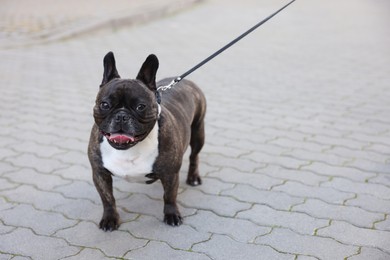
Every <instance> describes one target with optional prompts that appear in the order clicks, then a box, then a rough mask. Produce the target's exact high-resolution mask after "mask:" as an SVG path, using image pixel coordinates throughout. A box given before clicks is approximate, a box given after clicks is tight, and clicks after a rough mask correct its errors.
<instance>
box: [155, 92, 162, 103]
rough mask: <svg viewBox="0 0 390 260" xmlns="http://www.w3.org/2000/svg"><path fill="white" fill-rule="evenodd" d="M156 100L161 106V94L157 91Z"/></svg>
mask: <svg viewBox="0 0 390 260" xmlns="http://www.w3.org/2000/svg"><path fill="white" fill-rule="evenodd" d="M156 99H157V104H159V105H160V104H161V93H160V91H156Z"/></svg>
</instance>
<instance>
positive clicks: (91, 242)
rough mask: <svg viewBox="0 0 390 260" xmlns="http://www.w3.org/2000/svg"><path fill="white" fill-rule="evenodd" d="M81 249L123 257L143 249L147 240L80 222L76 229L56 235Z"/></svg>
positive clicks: (59, 232)
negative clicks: (130, 252)
mask: <svg viewBox="0 0 390 260" xmlns="http://www.w3.org/2000/svg"><path fill="white" fill-rule="evenodd" d="M55 236H56V237H60V238H63V239H65V240H66V241H68V242H69V243H70V244H71V245H76V246H79V247H91V248H99V249H100V250H102V251H103V252H104V254H105V255H107V256H113V257H123V256H124V255H125V254H126V253H127V252H128V251H129V250H133V249H137V248H141V247H143V246H145V245H146V243H147V240H144V239H139V238H135V237H133V236H132V235H130V234H129V233H128V232H123V231H113V232H104V231H102V230H101V229H99V227H98V226H97V225H95V224H92V223H89V222H80V223H79V224H77V225H76V226H74V227H71V228H68V229H63V230H60V231H58V232H57V233H56V234H55Z"/></svg>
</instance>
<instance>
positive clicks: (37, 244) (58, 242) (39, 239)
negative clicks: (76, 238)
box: [0, 228, 80, 259]
mask: <svg viewBox="0 0 390 260" xmlns="http://www.w3.org/2000/svg"><path fill="white" fill-rule="evenodd" d="M49 248H55V249H56V250H48V249H49ZM78 251H80V248H78V247H75V246H71V245H68V243H66V242H65V240H63V239H59V238H55V237H46V236H37V235H35V234H34V233H33V232H32V231H31V230H29V229H25V228H18V229H16V230H14V231H12V232H11V233H8V234H3V235H2V243H0V252H4V253H8V254H13V255H21V256H27V257H31V258H33V259H60V258H64V257H67V256H71V255H74V254H76V253H77V252H78Z"/></svg>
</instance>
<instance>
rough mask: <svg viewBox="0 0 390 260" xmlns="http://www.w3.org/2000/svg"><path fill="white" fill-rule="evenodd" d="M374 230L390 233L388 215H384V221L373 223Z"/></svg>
mask: <svg viewBox="0 0 390 260" xmlns="http://www.w3.org/2000/svg"><path fill="white" fill-rule="evenodd" d="M374 227H375V229H379V230H386V231H390V218H389V215H386V219H385V220H384V221H380V222H377V223H375V225H374Z"/></svg>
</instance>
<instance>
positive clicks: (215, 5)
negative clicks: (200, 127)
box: [0, 0, 390, 260]
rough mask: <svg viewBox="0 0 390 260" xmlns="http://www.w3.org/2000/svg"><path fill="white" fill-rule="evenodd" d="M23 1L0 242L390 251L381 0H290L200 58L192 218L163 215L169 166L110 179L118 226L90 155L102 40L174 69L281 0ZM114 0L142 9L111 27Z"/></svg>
mask: <svg viewBox="0 0 390 260" xmlns="http://www.w3.org/2000/svg"><path fill="white" fill-rule="evenodd" d="M39 1H40V3H46V4H47V3H48V2H51V1H48V0H39ZM26 2H27V1H24V0H23V1H3V2H2V3H1V4H0V6H1V7H0V14H1V17H2V20H1V21H0V32H1V35H0V39H1V41H2V42H1V43H0V56H1V59H2V62H1V63H0V77H1V79H2V86H1V95H0V111H1V112H0V127H1V132H0V259H295V260H297V259H298V260H303V259H348V260H350V259H351V260H355V259H362V260H365V259H370V260H371V259H373V260H379V259H382V260H384V259H390V141H389V140H390V119H389V114H390V103H389V100H390V91H389V82H390V49H389V47H388V46H390V33H389V29H388V25H389V23H390V17H389V16H388V10H389V8H390V3H389V2H388V1H366V0H345V1H336V0H328V1H316V0H314V1H307V0H297V1H296V2H295V3H294V4H292V5H291V6H290V7H289V8H288V9H286V10H284V11H283V12H282V13H280V14H279V15H278V16H276V17H275V18H273V19H272V20H271V21H269V22H268V23H267V24H265V25H264V26H263V27H262V28H261V29H259V30H257V31H255V32H254V33H253V34H251V35H250V36H248V37H247V38H246V39H244V40H243V41H242V42H240V43H238V44H237V45H235V46H234V47H233V48H232V49H229V50H228V51H226V52H225V53H224V54H223V55H221V56H219V57H217V58H216V59H215V60H213V61H211V62H210V63H208V64H207V65H205V66H204V67H202V68H201V69H199V70H198V71H197V72H195V73H194V74H192V75H191V76H190V77H189V78H190V79H192V80H193V81H195V82H197V83H198V85H199V86H200V87H201V88H202V89H203V90H204V92H205V94H206V97H207V100H208V113H207V118H206V123H207V127H206V132H207V133H206V146H205V148H204V150H203V152H202V153H201V163H200V170H201V175H202V176H203V184H202V185H201V186H199V187H189V186H187V185H186V184H185V174H186V169H187V168H188V160H187V158H185V160H184V163H183V167H182V170H181V177H182V178H181V182H180V188H179V195H178V201H179V207H180V210H181V212H182V215H183V217H184V224H183V225H182V226H181V227H178V228H171V227H169V226H166V225H165V224H164V223H163V219H162V215H163V214H162V210H163V200H162V194H163V190H162V187H161V185H160V184H159V183H156V184H153V185H143V184H139V183H128V182H126V181H124V180H120V179H115V182H114V187H115V189H114V190H115V196H116V198H117V205H118V211H119V213H120V216H121V221H122V224H121V226H120V228H119V230H118V231H115V232H112V233H105V232H103V231H101V230H99V229H98V222H99V220H100V217H101V213H102V206H101V202H100V199H99V196H98V194H97V192H96V190H95V188H94V186H93V182H92V176H91V169H90V166H89V162H88V159H87V155H86V149H87V143H88V138H89V131H90V127H91V125H92V123H93V118H92V107H93V104H94V99H95V95H96V92H97V89H98V86H99V83H100V81H101V75H102V72H103V68H102V58H103V56H104V55H105V54H106V53H107V52H108V51H110V50H112V51H114V53H115V55H116V58H117V67H118V70H119V73H120V75H122V76H124V77H134V76H135V75H136V73H137V72H138V69H139V67H140V65H141V63H142V62H143V61H144V59H145V58H146V56H147V55H148V54H149V53H155V54H157V56H158V57H159V59H160V69H159V72H158V78H163V77H165V76H172V75H177V74H180V73H182V72H184V71H185V70H187V69H188V68H190V67H191V66H193V65H194V64H195V63H197V62H199V61H200V60H201V59H202V58H204V57H206V56H207V55H209V54H211V53H212V52H213V51H215V50H216V49H217V48H219V47H221V46H222V45H223V44H225V43H226V42H228V41H229V40H231V39H232V38H233V37H235V36H237V35H238V34H240V33H241V32H242V31H243V30H245V29H247V28H248V27H250V26H251V25H253V24H255V23H256V22H258V21H259V20H260V19H261V18H264V17H266V16H268V15H269V14H270V13H271V12H273V11H274V10H276V9H278V8H279V7H280V6H281V5H283V4H285V3H286V1H271V0H261V1H257V0H243V1H223V0H205V1H193V2H192V3H195V2H196V3H198V4H196V5H191V6H192V7H191V8H189V6H186V7H188V8H184V7H185V6H181V7H180V8H179V9H177V10H181V12H176V13H175V14H174V15H173V14H172V12H171V11H166V10H168V9H169V8H168V9H166V8H167V4H169V3H173V2H175V3H179V2H181V3H183V2H185V1H180V0H170V1H160V0H158V1H157V0H156V1H153V0H148V1H142V2H141V1H117V5H116V6H107V3H108V1H100V2H99V3H98V4H96V5H95V6H93V7H89V8H92V9H88V8H87V7H85V6H88V4H89V5H90V4H91V3H92V2H94V3H95V1H89V0H88V1H84V2H82V4H81V6H75V3H76V1H73V0H71V1H66V4H64V3H65V2H64V3H62V2H58V6H44V5H39V4H36V5H34V6H30V8H25V7H24V8H23V9H18V11H12V10H15V9H12V8H11V7H15V6H21V5H23V3H26ZM36 3H37V2H36ZM77 3H79V2H77ZM153 3H155V4H154V5H153ZM157 3H158V4H162V5H158V4H157ZM29 4H30V5H31V3H30V2H29ZM151 6H152V7H153V8H152V9H150V8H151ZM160 7H161V8H160ZM175 7H177V6H175ZM56 8H61V10H62V12H61V13H57V16H55V17H54V18H52V15H51V14H52V11H53V10H56ZM159 8H160V9H159ZM10 10H11V11H10ZM91 10H95V11H96V12H93V11H91ZM126 10H133V11H134V13H126ZM151 10H152V11H151ZM158 10H162V11H161V12H158ZM164 10H165V11H164ZM169 10H172V9H169ZM119 13H120V14H121V15H122V14H123V13H126V16H127V17H130V18H131V17H133V18H132V19H134V22H130V23H124V24H123V26H121V27H120V28H118V27H117V28H116V29H115V30H111V29H108V30H107V28H113V27H112V24H111V25H110V21H112V19H113V17H115V15H119ZM140 13H141V14H142V13H145V14H146V13H147V14H149V16H150V17H149V18H150V19H151V20H149V19H146V18H145V17H144V18H141V17H140V16H138V15H139V14H140ZM157 13H160V14H161V15H156V14H157ZM27 14H31V15H30V16H29V15H27ZM33 14H34V15H33ZM132 14H136V15H135V16H132ZM150 14H151V15H150ZM168 14H171V15H168ZM37 17H39V19H38V18H37ZM130 18H129V19H130ZM157 18H158V19H157ZM53 19H54V20H53ZM127 22H128V20H127ZM139 22H142V23H139ZM12 23H14V24H12ZM102 23H103V24H105V25H104V26H103V27H105V26H107V28H106V29H105V30H101V31H96V30H94V27H93V26H90V25H96V24H102ZM22 24H23V26H22ZM126 24H127V26H126ZM14 25H15V26H16V25H18V27H17V28H16V27H12V26H14ZM79 25H83V26H82V28H81V27H80V28H77V27H78V26H79ZM130 25H131V26H130ZM114 27H115V26H114ZM23 28H24V29H23ZM26 28H27V29H26ZM69 28H71V30H69V31H68V29H69ZM88 28H89V29H88ZM79 29H80V30H79ZM81 29H83V30H81ZM7 30H8V31H7ZM72 30H75V31H74V32H77V33H71V34H69V32H70V31H72ZM45 33H48V34H47V35H49V34H50V35H52V36H53V37H52V38H51V40H44V39H40V40H37V39H36V37H37V36H38V35H43V34H45ZM63 35H68V36H72V37H65V38H67V39H66V40H64V39H63V38H64V37H62V36H63ZM48 38H50V37H48ZM10 43H11V44H10ZM12 43H14V44H12Z"/></svg>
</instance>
